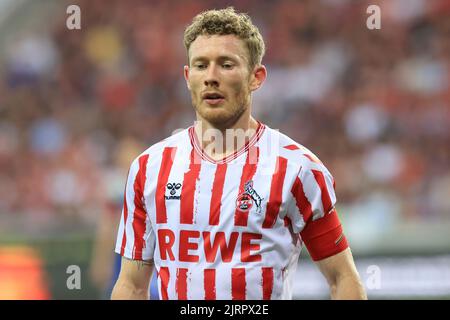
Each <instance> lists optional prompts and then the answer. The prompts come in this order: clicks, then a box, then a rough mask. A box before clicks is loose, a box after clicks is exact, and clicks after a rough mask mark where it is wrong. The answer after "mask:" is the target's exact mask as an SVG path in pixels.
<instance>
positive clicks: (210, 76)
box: [205, 64, 219, 87]
mask: <svg viewBox="0 0 450 320" xmlns="http://www.w3.org/2000/svg"><path fill="white" fill-rule="evenodd" d="M205 86H214V87H218V86H219V77H218V75H217V67H216V66H215V65H214V64H211V65H210V66H209V68H208V70H207V73H206V78H205Z"/></svg>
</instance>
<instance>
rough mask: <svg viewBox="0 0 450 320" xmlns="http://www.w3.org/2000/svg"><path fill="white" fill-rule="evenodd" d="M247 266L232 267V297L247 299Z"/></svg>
mask: <svg viewBox="0 0 450 320" xmlns="http://www.w3.org/2000/svg"><path fill="white" fill-rule="evenodd" d="M245 290H246V282H245V268H233V269H231V299H232V300H245Z"/></svg>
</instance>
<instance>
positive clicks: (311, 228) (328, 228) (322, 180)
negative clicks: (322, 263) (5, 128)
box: [288, 161, 348, 261]
mask: <svg viewBox="0 0 450 320" xmlns="http://www.w3.org/2000/svg"><path fill="white" fill-rule="evenodd" d="M291 192H292V198H293V202H292V206H291V210H289V213H288V214H289V218H290V220H291V221H292V225H293V229H294V232H298V233H300V236H301V239H302V241H303V242H304V243H305V246H306V248H307V249H308V252H309V253H310V255H311V258H312V259H313V260H314V261H318V260H322V259H324V258H327V257H330V256H332V255H335V254H337V253H339V252H341V251H343V250H345V249H346V248H347V247H348V243H347V240H346V238H345V236H344V234H343V230H342V226H341V223H340V220H339V217H338V214H337V211H336V208H335V205H336V194H335V183H334V179H333V176H332V175H331V173H330V172H329V171H328V169H327V168H326V167H325V166H324V165H323V164H322V163H321V162H318V161H315V162H312V161H311V162H306V161H305V164H304V165H302V167H301V168H300V171H299V173H298V175H297V176H296V178H295V181H294V184H293V186H292V189H291Z"/></svg>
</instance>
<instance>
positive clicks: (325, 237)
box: [300, 209, 348, 261]
mask: <svg viewBox="0 0 450 320" xmlns="http://www.w3.org/2000/svg"><path fill="white" fill-rule="evenodd" d="M300 235H301V237H302V241H303V242H304V243H305V245H306V248H307V249H308V252H309V254H310V255H311V258H312V259H313V261H318V260H322V259H325V258H328V257H331V256H333V255H335V254H337V253H339V252H342V251H344V250H345V249H347V248H348V243H347V239H346V238H345V235H344V233H343V230H342V226H341V222H340V221H339V217H338V215H337V212H336V209H333V210H332V211H331V212H330V213H328V214H326V215H325V216H324V217H322V218H319V219H317V220H315V221H309V222H308V223H307V224H306V226H305V228H304V229H303V230H302V231H301V232H300Z"/></svg>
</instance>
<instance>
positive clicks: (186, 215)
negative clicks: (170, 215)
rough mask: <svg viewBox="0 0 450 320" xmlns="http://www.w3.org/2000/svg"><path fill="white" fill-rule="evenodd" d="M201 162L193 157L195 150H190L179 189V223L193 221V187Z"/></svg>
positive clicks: (191, 222) (194, 186) (190, 222)
mask: <svg viewBox="0 0 450 320" xmlns="http://www.w3.org/2000/svg"><path fill="white" fill-rule="evenodd" d="M200 168H201V163H199V162H198V161H196V159H195V150H194V149H192V150H191V156H190V163H189V170H188V171H187V172H186V173H185V174H184V179H183V187H182V190H181V200H180V201H181V203H180V206H181V209H180V215H181V216H180V223H183V224H193V223H194V196H195V188H196V184H197V180H198V176H199V174H200Z"/></svg>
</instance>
